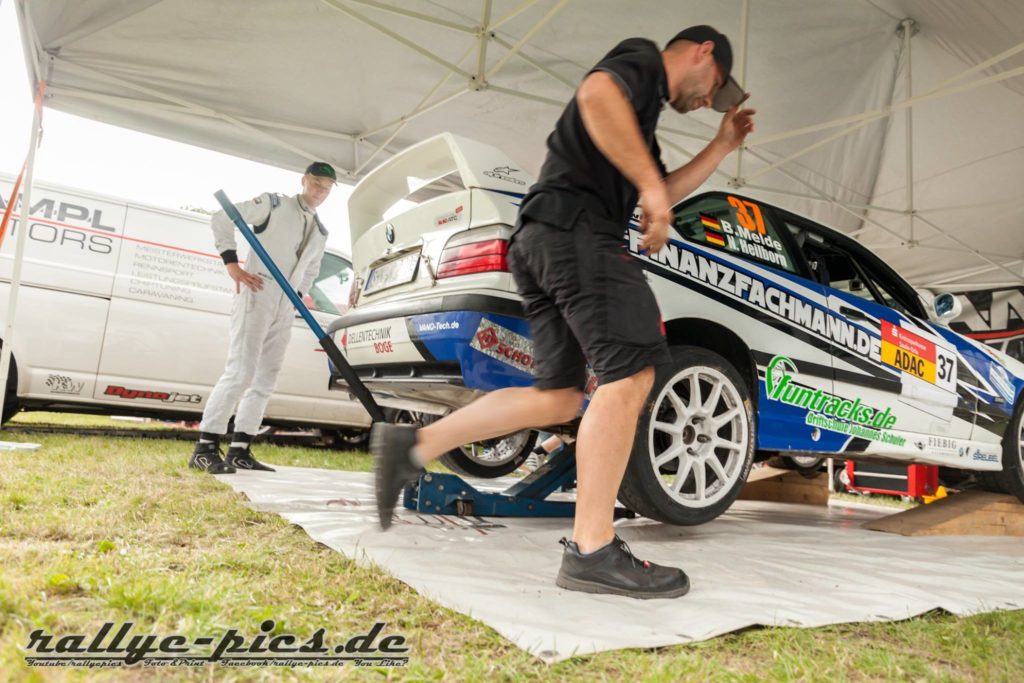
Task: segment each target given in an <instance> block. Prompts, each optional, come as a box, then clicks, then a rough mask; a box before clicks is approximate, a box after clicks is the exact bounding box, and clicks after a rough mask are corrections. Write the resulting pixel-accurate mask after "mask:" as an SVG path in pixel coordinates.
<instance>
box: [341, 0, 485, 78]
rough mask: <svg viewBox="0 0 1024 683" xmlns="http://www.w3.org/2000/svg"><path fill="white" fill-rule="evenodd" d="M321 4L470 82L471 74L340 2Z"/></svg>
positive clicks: (471, 30) (472, 30)
mask: <svg viewBox="0 0 1024 683" xmlns="http://www.w3.org/2000/svg"><path fill="white" fill-rule="evenodd" d="M321 2H323V3H324V4H325V5H328V6H329V7H333V8H334V9H336V10H338V11H339V12H342V13H344V14H347V15H348V16H350V17H352V18H353V19H355V20H356V21H360V22H362V23H364V24H366V25H367V26H369V27H370V28H373V29H376V30H377V31H379V32H381V33H383V34H384V35H386V36H387V37H389V38H391V39H392V40H394V41H396V42H399V43H401V44H402V45H405V46H406V47H407V48H409V49H410V50H412V51H413V52H418V53H419V54H420V55H422V56H424V57H426V58H427V59H429V60H430V61H432V62H434V63H436V64H439V65H441V66H442V67H444V68H445V69H448V70H449V71H451V72H453V73H455V74H458V75H459V76H462V77H463V78H465V79H466V80H467V81H470V80H472V78H473V74H471V73H469V72H468V71H464V70H462V69H460V68H459V67H457V66H456V65H454V64H452V63H451V62H449V61H448V60H446V59H443V58H441V57H438V56H437V55H436V54H434V53H433V52H431V51H430V50H428V49H426V48H425V47H423V46H422V45H418V44H417V43H415V42H413V41H412V40H409V39H408V38H406V37H405V36H403V35H401V34H399V33H396V32H395V31H392V30H391V29H389V28H388V27H386V26H384V25H383V24H381V23H379V22H376V21H374V20H373V19H371V18H369V17H368V16H366V15H365V14H360V13H359V12H356V11H355V10H354V9H352V8H351V7H348V6H346V5H345V4H343V3H342V2H341V0H321ZM470 32H471V33H472V32H475V30H474V29H470Z"/></svg>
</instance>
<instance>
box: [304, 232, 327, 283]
mask: <svg viewBox="0 0 1024 683" xmlns="http://www.w3.org/2000/svg"><path fill="white" fill-rule="evenodd" d="M326 247H327V242H326V240H325V241H324V242H323V243H322V244H321V245H320V249H319V250H318V253H317V255H316V258H314V259H312V260H310V262H309V265H308V266H306V272H305V273H303V274H302V280H300V281H299V287H298V291H300V292H304V293H309V290H310V288H311V287H312V286H313V280H314V279H315V278H316V276H317V275H319V274H320V264H321V263H322V262H323V260H324V249H325V248H326Z"/></svg>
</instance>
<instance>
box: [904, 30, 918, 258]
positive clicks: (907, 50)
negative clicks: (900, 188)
mask: <svg viewBox="0 0 1024 683" xmlns="http://www.w3.org/2000/svg"><path fill="white" fill-rule="evenodd" d="M900 30H901V31H902V32H903V54H904V55H905V57H906V65H907V71H906V81H907V95H906V98H907V99H908V100H909V99H912V98H913V97H914V74H913V67H914V60H913V57H912V54H911V45H910V39H911V38H913V37H914V34H915V33H917V23H916V22H915V21H914V20H913V19H904V20H903V21H901V22H900ZM906 148H907V221H908V223H909V225H910V240H909V243H910V246H911V248H913V246H914V244H915V242H914V108H913V107H907V142H906Z"/></svg>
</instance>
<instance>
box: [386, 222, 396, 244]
mask: <svg viewBox="0 0 1024 683" xmlns="http://www.w3.org/2000/svg"><path fill="white" fill-rule="evenodd" d="M384 239H386V240H387V241H388V244H394V243H395V226H394V225H392V224H391V223H388V224H387V225H385V226H384Z"/></svg>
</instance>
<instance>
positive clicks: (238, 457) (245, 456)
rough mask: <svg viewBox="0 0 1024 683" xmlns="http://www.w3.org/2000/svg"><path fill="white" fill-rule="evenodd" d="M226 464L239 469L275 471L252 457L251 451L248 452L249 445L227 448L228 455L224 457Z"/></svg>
mask: <svg viewBox="0 0 1024 683" xmlns="http://www.w3.org/2000/svg"><path fill="white" fill-rule="evenodd" d="M226 459H227V461H228V465H230V466H232V467H234V468H236V469H239V470H262V471H264V472H276V471H277V470H275V469H274V468H273V467H267V466H266V465H264V464H263V463H261V462H260V461H259V460H257V459H256V458H254V457H252V453H250V452H249V447H248V446H246V447H245V448H242V447H241V446H232V447H231V448H229V449H228V457H227V458H226Z"/></svg>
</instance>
